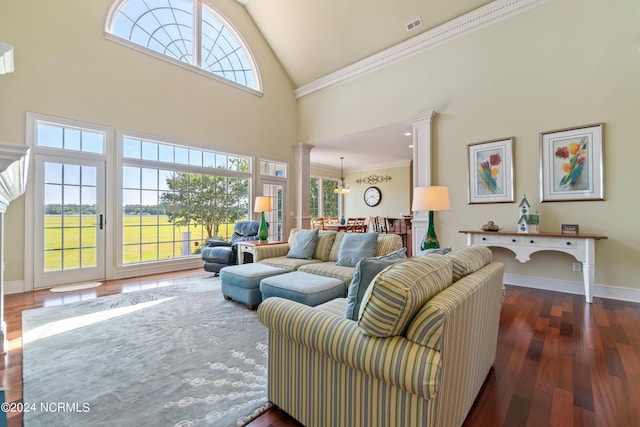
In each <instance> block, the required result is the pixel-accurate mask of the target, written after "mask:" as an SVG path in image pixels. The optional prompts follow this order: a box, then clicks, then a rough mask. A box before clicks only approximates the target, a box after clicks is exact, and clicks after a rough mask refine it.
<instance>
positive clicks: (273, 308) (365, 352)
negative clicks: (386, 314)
mask: <svg viewBox="0 0 640 427" xmlns="http://www.w3.org/2000/svg"><path fill="white" fill-rule="evenodd" d="M343 310H344V308H343ZM265 313H269V314H268V315H265ZM258 318H259V319H260V321H261V322H262V323H263V324H264V325H265V326H266V327H267V328H268V329H269V337H271V336H272V335H281V336H282V337H283V338H286V339H287V340H290V341H293V342H295V343H296V344H299V345H301V346H302V347H304V348H308V349H310V350H312V351H315V352H318V353H319V354H320V355H321V356H322V358H328V359H332V360H334V361H335V362H338V363H339V364H342V365H346V366H347V367H349V368H350V369H353V370H357V371H359V372H362V373H363V374H366V375H367V376H371V377H373V378H376V379H377V380H380V381H385V382H387V383H389V384H390V385H391V386H393V387H397V388H401V389H403V390H405V391H407V392H409V393H412V394H415V395H417V396H420V397H421V398H423V399H431V398H432V397H433V396H435V395H436V393H437V392H438V378H439V374H440V352H438V351H435V350H432V349H429V348H427V347H424V346H420V345H417V344H414V343H411V342H409V341H407V340H406V339H405V338H403V337H392V338H389V339H386V340H380V339H376V338H374V337H370V336H367V335H365V334H363V333H362V332H360V330H359V329H358V327H357V325H356V323H355V322H354V321H352V320H349V319H345V318H343V317H342V316H340V315H337V316H336V315H334V314H331V313H329V312H327V311H324V310H316V309H314V308H313V307H308V306H305V305H303V304H297V303H294V302H292V301H289V300H286V299H282V298H277V297H272V298H267V299H266V300H265V301H263V303H262V304H261V305H260V306H259V307H258ZM269 350H273V351H274V356H275V357H276V358H280V357H281V356H280V355H277V353H278V349H277V347H276V348H273V347H272V342H271V340H269ZM294 358H295V356H294ZM271 359H272V356H271V354H270V355H269V360H271ZM284 360H285V361H289V360H291V359H290V358H289V357H287V358H285V359H284ZM373 361H376V363H372V362H373ZM316 376H317V378H318V379H320V378H323V377H324V376H323V375H321V374H319V373H316ZM270 379H271V378H270ZM274 380H275V381H277V380H276V379H274ZM300 381H301V382H302V383H304V380H303V379H300ZM318 382H321V381H318ZM311 384H313V386H314V387H315V386H317V384H316V383H315V382H312V383H310V384H307V385H311Z"/></svg>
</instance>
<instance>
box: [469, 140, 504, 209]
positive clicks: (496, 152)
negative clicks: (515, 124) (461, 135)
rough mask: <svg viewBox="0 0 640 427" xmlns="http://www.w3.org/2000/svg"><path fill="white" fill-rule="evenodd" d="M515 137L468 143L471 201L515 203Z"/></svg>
mask: <svg viewBox="0 0 640 427" xmlns="http://www.w3.org/2000/svg"><path fill="white" fill-rule="evenodd" d="M513 140H514V138H503V139H496V140H493V141H485V142H478V143H475V144H469V145H468V146H467V148H468V160H469V170H468V175H469V203H504V202H513Z"/></svg>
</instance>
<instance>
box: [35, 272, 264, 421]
mask: <svg viewBox="0 0 640 427" xmlns="http://www.w3.org/2000/svg"><path fill="white" fill-rule="evenodd" d="M22 328H23V329H22V338H23V389H24V393H23V401H24V402H25V404H26V403H27V402H29V404H35V405H36V406H35V407H34V408H33V411H29V412H27V411H25V413H24V426H25V427H50V426H77V427H85V426H91V427H96V426H109V427H111V426H118V427H139V426H154V427H155V426H159V427H172V426H173V427H192V426H198V427H200V426H215V427H218V426H222V427H228V426H242V425H244V424H246V423H248V422H249V421H251V420H252V419H254V418H255V417H256V416H258V415H259V414H261V413H262V412H264V411H266V410H267V409H268V408H269V407H270V406H271V404H270V403H269V401H268V400H267V393H266V384H267V345H266V343H267V330H266V328H265V327H264V326H263V325H262V324H261V323H260V322H259V321H258V318H257V315H256V312H255V311H249V310H247V309H246V308H245V307H244V305H242V304H239V303H236V302H233V301H225V300H224V299H223V297H222V294H221V292H220V279H219V278H217V277H216V278H208V279H189V278H187V279H185V280H184V283H178V284H176V285H172V286H167V287H163V288H156V289H150V290H145V291H137V292H131V293H127V294H118V295H111V296H106V297H101V298H92V299H88V300H86V301H78V302H74V303H70V304H63V305H56V306H51V307H44V308H38V309H34V310H26V311H24V312H23V313H22ZM34 402H35V403H34ZM43 402H44V403H49V402H51V403H52V404H53V406H52V407H49V406H45V407H44V408H43V407H42V406H41V405H40V404H41V403H43ZM57 405H59V406H57ZM51 408H53V409H51ZM30 409H31V407H30Z"/></svg>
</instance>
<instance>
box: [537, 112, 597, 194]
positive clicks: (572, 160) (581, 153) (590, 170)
mask: <svg viewBox="0 0 640 427" xmlns="http://www.w3.org/2000/svg"><path fill="white" fill-rule="evenodd" d="M603 128H604V123H599V124H594V125H588V126H580V127H575V128H569V129H559V130H554V131H549V132H542V133H540V200H541V201H543V202H552V201H572V200H604V179H603V176H604V171H603V164H604V163H603Z"/></svg>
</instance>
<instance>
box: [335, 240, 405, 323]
mask: <svg viewBox="0 0 640 427" xmlns="http://www.w3.org/2000/svg"><path fill="white" fill-rule="evenodd" d="M406 258H407V248H400V249H398V250H397V251H394V252H391V253H390V254H388V255H384V256H379V257H373V258H362V259H361V260H360V261H358V263H357V264H356V268H355V271H354V274H353V279H352V280H351V284H350V285H349V293H348V295H347V309H346V311H345V314H344V317H345V318H347V319H351V320H358V315H359V313H360V304H362V300H363V299H364V294H365V292H366V291H367V288H368V287H369V284H370V283H371V281H372V280H373V278H374V277H376V276H377V275H378V273H380V272H381V271H382V270H384V269H385V268H387V267H388V266H390V265H393V264H395V263H396V262H398V261H401V260H403V259H406Z"/></svg>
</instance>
